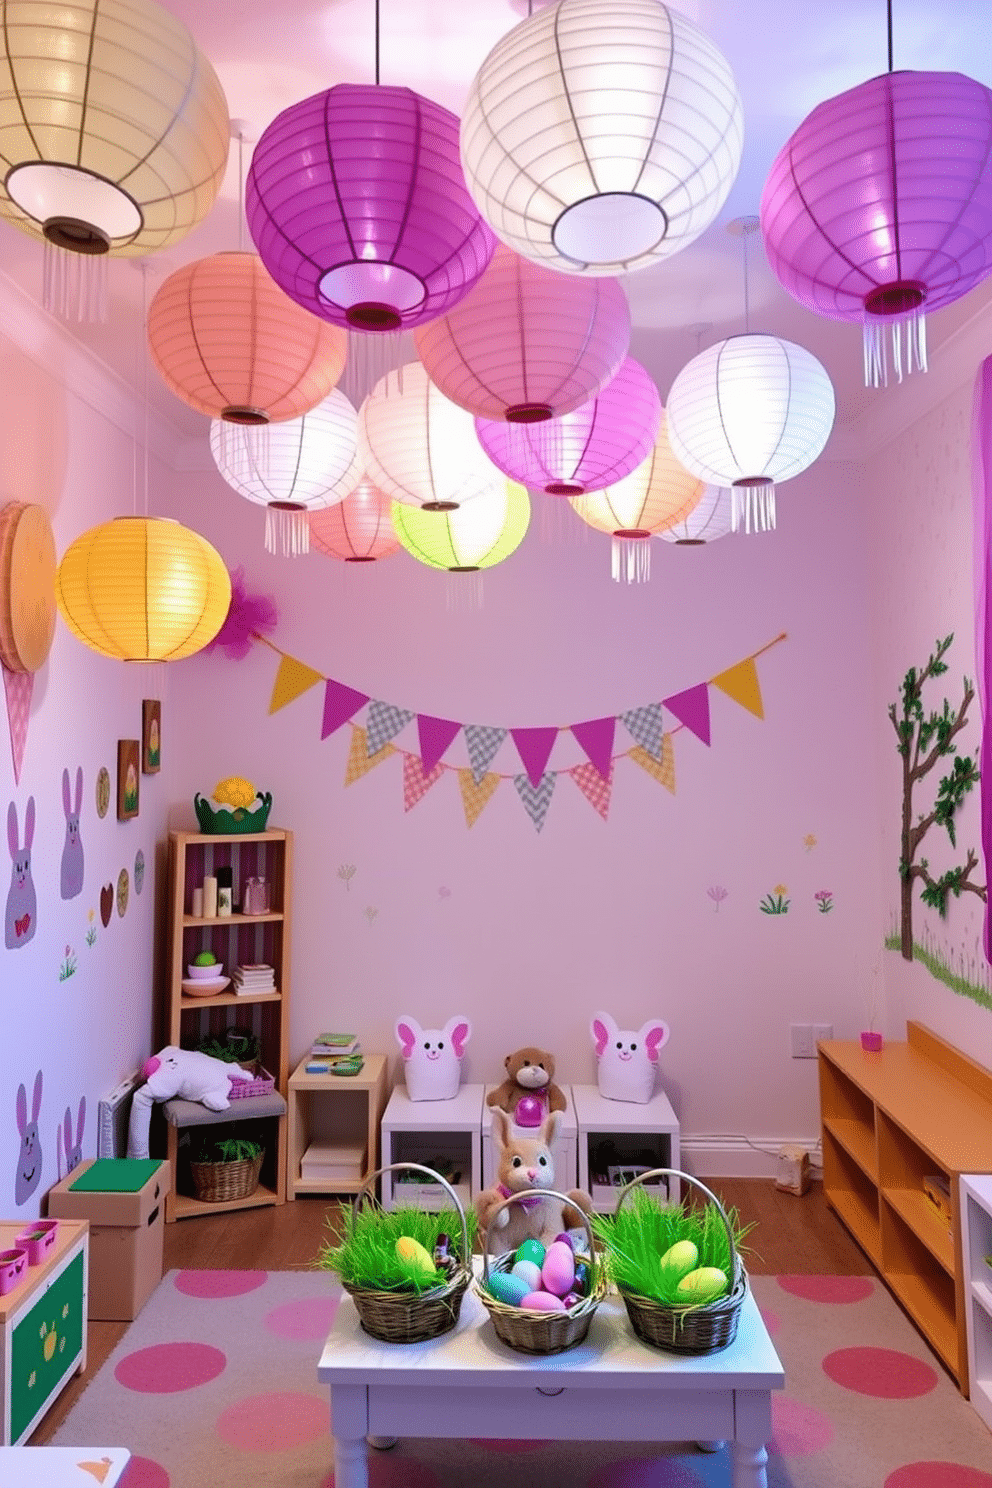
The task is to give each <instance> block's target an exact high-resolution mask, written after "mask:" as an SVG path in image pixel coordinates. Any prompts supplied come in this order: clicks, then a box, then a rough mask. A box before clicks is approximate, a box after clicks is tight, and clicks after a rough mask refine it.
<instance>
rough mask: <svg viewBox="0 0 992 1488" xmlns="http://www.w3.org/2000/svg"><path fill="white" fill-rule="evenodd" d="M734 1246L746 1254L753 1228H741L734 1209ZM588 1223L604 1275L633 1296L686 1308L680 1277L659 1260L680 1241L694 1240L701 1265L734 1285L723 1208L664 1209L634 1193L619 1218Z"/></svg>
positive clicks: (602, 1217)
mask: <svg viewBox="0 0 992 1488" xmlns="http://www.w3.org/2000/svg"><path fill="white" fill-rule="evenodd" d="M724 1212H725V1213H726V1216H727V1222H728V1223H729V1225H730V1232H731V1234H732V1236H733V1239H734V1245H735V1247H736V1248H737V1250H738V1251H739V1252H741V1253H742V1254H743V1252H742V1245H741V1242H742V1241H743V1239H744V1237H745V1235H747V1234H749V1233H750V1231H751V1230H752V1229H753V1228H754V1226H753V1224H750V1225H745V1226H742V1225H741V1223H740V1217H739V1215H738V1213H737V1211H736V1209H728V1210H725V1211H724ZM590 1223H591V1225H592V1228H593V1233H594V1234H595V1236H596V1239H597V1241H598V1242H599V1244H600V1245H601V1246H602V1248H603V1251H604V1255H605V1262H606V1274H607V1276H608V1277H609V1279H610V1281H611V1282H612V1283H613V1285H614V1286H615V1287H617V1288H618V1289H619V1290H621V1291H625V1292H634V1293H636V1294H637V1295H638V1296H640V1297H649V1298H651V1299H652V1300H653V1301H655V1302H661V1303H664V1304H666V1305H668V1306H678V1307H683V1306H686V1305H689V1306H692V1305H699V1304H691V1303H690V1304H686V1303H685V1302H684V1301H683V1300H682V1299H681V1298H676V1294H675V1289H676V1287H677V1286H678V1283H679V1281H680V1279H681V1276H682V1274H684V1273H678V1272H673V1271H672V1270H668V1269H666V1268H665V1267H663V1266H662V1264H661V1258H662V1256H663V1255H664V1254H665V1252H666V1251H667V1250H669V1249H670V1247H671V1246H673V1245H674V1244H675V1243H676V1241H678V1240H691V1241H692V1243H693V1244H694V1245H695V1246H696V1249H697V1250H698V1251H699V1259H698V1261H697V1265H698V1266H719V1268H720V1270H721V1271H722V1272H723V1273H724V1275H725V1276H726V1277H727V1282H728V1288H729V1287H730V1286H732V1285H733V1274H734V1271H733V1259H732V1257H731V1253H730V1244H729V1241H728V1239H727V1230H726V1226H725V1225H724V1222H723V1218H722V1216H721V1214H720V1211H719V1209H717V1207H716V1206H715V1205H714V1204H711V1203H708V1204H706V1205H704V1206H702V1207H693V1208H688V1209H687V1208H686V1207H684V1206H683V1205H680V1204H660V1203H659V1202H658V1200H657V1199H656V1198H655V1197H654V1196H653V1195H652V1194H648V1193H645V1192H644V1190H643V1189H641V1188H637V1189H634V1190H633V1191H632V1192H631V1193H630V1194H629V1195H628V1196H627V1198H626V1199H625V1201H624V1203H623V1206H622V1207H621V1209H620V1210H619V1212H618V1213H614V1214H593V1215H591V1216H590Z"/></svg>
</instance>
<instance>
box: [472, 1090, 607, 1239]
mask: <svg viewBox="0 0 992 1488" xmlns="http://www.w3.org/2000/svg"><path fill="white" fill-rule="evenodd" d="M560 1122H561V1116H560V1115H559V1113H558V1112H557V1111H550V1112H549V1113H548V1115H547V1116H546V1117H545V1118H544V1120H543V1122H542V1123H541V1126H540V1128H539V1129H538V1131H537V1132H536V1133H535V1134H534V1136H522V1135H521V1133H520V1132H519V1131H518V1130H517V1129H516V1128H515V1127H514V1125H513V1123H512V1121H511V1120H510V1117H509V1116H508V1115H507V1113H506V1112H505V1111H503V1110H501V1109H500V1108H499V1107H497V1108H495V1109H494V1111H493V1148H494V1152H495V1157H496V1181H495V1183H493V1184H492V1185H491V1186H490V1187H489V1188H484V1189H483V1190H482V1192H481V1193H480V1194H478V1195H477V1197H476V1199H475V1206H474V1207H475V1213H476V1217H477V1218H478V1221H479V1232H480V1235H481V1236H483V1237H484V1236H485V1234H486V1231H487V1230H488V1227H489V1224H490V1222H491V1221H492V1223H493V1232H492V1233H493V1238H494V1239H495V1238H496V1237H498V1241H499V1248H500V1249H501V1250H516V1249H517V1247H518V1245H521V1244H522V1243H523V1242H524V1240H540V1242H541V1244H542V1245H545V1246H547V1245H550V1244H551V1241H552V1240H553V1239H554V1238H555V1236H556V1235H560V1234H562V1233H563V1232H564V1231H567V1230H569V1229H574V1228H575V1226H576V1225H581V1224H582V1222H583V1221H582V1215H583V1213H586V1214H588V1213H590V1212H591V1210H592V1200H591V1199H590V1197H589V1195H588V1194H586V1193H583V1192H582V1191H581V1190H580V1189H577V1188H573V1189H570V1190H569V1191H568V1193H567V1194H566V1195H565V1197H566V1198H567V1199H568V1200H569V1203H568V1204H564V1203H563V1202H562V1200H561V1199H560V1198H559V1197H558V1196H557V1195H556V1194H551V1193H549V1194H548V1195H547V1197H544V1196H538V1195H537V1194H532V1195H531V1196H530V1197H528V1198H526V1199H521V1200H520V1202H519V1203H517V1204H506V1205H505V1207H501V1206H502V1205H504V1203H505V1200H506V1199H508V1198H509V1197H510V1195H511V1194H515V1193H523V1192H524V1191H525V1190H526V1189H553V1188H554V1186H555V1160H554V1154H553V1152H552V1150H551V1149H552V1144H553V1143H554V1140H555V1138H556V1137H557V1135H558V1127H559V1124H560Z"/></svg>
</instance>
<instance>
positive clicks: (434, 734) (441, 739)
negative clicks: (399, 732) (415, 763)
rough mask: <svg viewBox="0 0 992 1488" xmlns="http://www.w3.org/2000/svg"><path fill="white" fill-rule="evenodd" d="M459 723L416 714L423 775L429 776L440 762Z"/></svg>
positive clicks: (458, 727)
mask: <svg viewBox="0 0 992 1488" xmlns="http://www.w3.org/2000/svg"><path fill="white" fill-rule="evenodd" d="M460 728H461V724H460V723H455V722H454V721H453V720H452V719H450V718H432V717H431V715H430V714H429V713H418V714H417V732H418V734H419V735H420V762H421V764H422V765H423V767H424V774H425V775H429V774H430V773H431V771H432V770H433V768H434V766H435V765H436V764H437V763H438V762H439V761H440V760H441V758H442V756H443V755H444V751H445V750H446V749H447V747H448V745H449V744H450V743H451V741H452V739H454V738H455V736H456V735H457V733H458V731H459V729H460Z"/></svg>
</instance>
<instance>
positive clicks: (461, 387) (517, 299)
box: [414, 244, 630, 424]
mask: <svg viewBox="0 0 992 1488" xmlns="http://www.w3.org/2000/svg"><path fill="white" fill-rule="evenodd" d="M414 340H415V342H416V345H417V351H418V353H419V355H420V360H421V361H422V362H423V364H424V366H425V367H426V368H427V371H428V374H429V375H430V378H431V380H432V382H434V383H436V384H437V386H438V387H439V388H440V389H441V391H442V393H444V394H445V396H446V397H448V398H450V399H451V401H452V402H453V403H457V404H459V406H460V407H462V408H467V409H468V411H469V412H470V413H474V414H475V415H476V417H477V418H485V419H508V420H509V421H510V422H511V423H522V424H531V423H539V422H541V421H542V420H544V419H549V418H559V417H561V415H562V414H565V413H571V412H572V410H573V409H575V408H578V407H579V405H580V403H585V402H587V401H588V399H590V398H593V397H595V395H596V394H597V393H598V392H599V390H600V388H602V387H604V386H605V384H606V383H608V382H609V381H610V379H611V378H612V377H615V376H616V374H617V372H618V371H619V369H620V364H621V362H622V361H623V359H624V357H625V356H626V355H627V348H628V346H629V345H630V307H629V306H628V304H627V297H626V295H625V294H624V292H623V290H622V289H621V287H620V285H619V284H618V283H617V281H616V280H615V279H600V278H590V279H583V278H581V277H579V276H573V275H570V274H558V273H556V272H555V271H554V270H553V269H542V268H540V267H538V265H537V264H533V263H530V262H529V260H527V259H525V258H521V257H520V256H519V254H517V253H514V252H513V251H512V249H510V248H507V247H505V246H504V245H503V244H500V245H499V246H498V247H497V249H496V252H495V253H494V254H493V259H492V262H491V263H490V265H489V267H488V269H487V270H486V272H485V273H484V274H483V276H482V278H481V279H480V280H479V282H478V284H477V285H476V286H475V288H474V289H473V290H472V292H471V294H469V295H466V297H465V299H463V300H462V301H461V303H460V304H458V305H456V306H455V308H454V309H453V310H450V311H449V312H448V314H447V315H444V316H442V317H441V318H440V319H438V320H435V321H432V322H431V324H430V325H427V326H421V327H420V329H419V330H417V331H416V332H415V334H414Z"/></svg>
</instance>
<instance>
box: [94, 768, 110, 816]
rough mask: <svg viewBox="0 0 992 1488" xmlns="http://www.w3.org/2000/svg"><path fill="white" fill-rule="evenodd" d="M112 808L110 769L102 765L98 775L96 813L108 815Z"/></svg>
mask: <svg viewBox="0 0 992 1488" xmlns="http://www.w3.org/2000/svg"><path fill="white" fill-rule="evenodd" d="M109 810H110V771H109V770H108V769H107V767H106V765H101V766H100V769H99V770H98V771H97V776H96V814H97V816H99V817H104V816H106V814H107V812H108V811H109Z"/></svg>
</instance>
